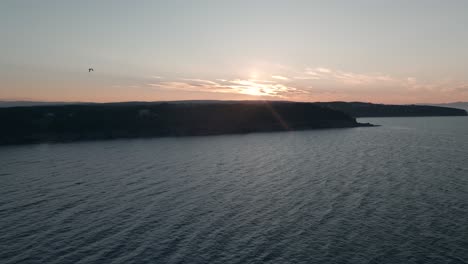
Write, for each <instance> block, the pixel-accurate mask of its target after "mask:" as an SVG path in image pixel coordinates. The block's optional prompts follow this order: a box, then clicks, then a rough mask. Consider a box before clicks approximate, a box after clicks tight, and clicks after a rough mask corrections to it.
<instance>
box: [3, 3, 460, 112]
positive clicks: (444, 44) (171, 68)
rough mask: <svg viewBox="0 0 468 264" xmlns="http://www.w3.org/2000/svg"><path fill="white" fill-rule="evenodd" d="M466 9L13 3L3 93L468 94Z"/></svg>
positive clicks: (365, 97)
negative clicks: (89, 69)
mask: <svg viewBox="0 0 468 264" xmlns="http://www.w3.org/2000/svg"><path fill="white" fill-rule="evenodd" d="M467 12H468V1H465V0H463V1H462V0H440V1H434V0H413V1H407V0H392V1H390V0H386V1H384V0H353V1H348V0H342V1H335V0H326V1H325V0H324V1H314V0H304V1H295V0H283V1H276V0H236V1H230V0H229V1H228V0H226V1H224V0H197V1H195V0H185V1H179V0H168V1H157V0H152V1H150V0H135V1H124V0H115V1H105V0H93V1H87V0H80V1H71V0H70V1H69V0H56V1H51V0H41V1H35V0H30V1H26V0H1V1H0V36H1V41H0V100H37V101H87V102H116V101H166V100H204V99H222V100H247V99H255V100H291V101H312V102H315V101H364V102H374V103H394V104H412V103H447V102H453V101H468V75H467V74H466V73H467V71H466V70H467V69H468V30H466V26H467V25H468V15H467ZM90 67H91V68H93V69H94V71H93V72H88V68H90Z"/></svg>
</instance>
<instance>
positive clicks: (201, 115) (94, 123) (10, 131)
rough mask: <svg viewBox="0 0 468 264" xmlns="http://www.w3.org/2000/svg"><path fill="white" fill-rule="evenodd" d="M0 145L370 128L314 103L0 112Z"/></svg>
mask: <svg viewBox="0 0 468 264" xmlns="http://www.w3.org/2000/svg"><path fill="white" fill-rule="evenodd" d="M0 121H1V122H2V129H1V130H0V144H18V143H34V142H57V141H59V142H60V141H76V140H94V139H112V138H134V137H164V136H200V135H219V134H232V133H250V132H268V131H289V130H305V129H317V128H344V127H358V126H371V125H370V124H359V123H358V122H356V119H355V118H352V117H350V116H349V115H347V114H345V113H343V112H341V111H336V110H332V109H329V108H327V107H322V106H319V105H317V104H314V103H294V102H202V103H199V102H185V103H180V102H175V103H173V102H170V103H164V102H155V103H147V102H126V103H108V104H88V105H86V104H85V105H83V104H79V105H55V106H32V107H9V108H1V109H0Z"/></svg>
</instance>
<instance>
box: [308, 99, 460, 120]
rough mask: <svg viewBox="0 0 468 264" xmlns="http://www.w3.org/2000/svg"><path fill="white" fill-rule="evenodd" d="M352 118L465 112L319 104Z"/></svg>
mask: <svg viewBox="0 0 468 264" xmlns="http://www.w3.org/2000/svg"><path fill="white" fill-rule="evenodd" d="M316 104H317V105H320V106H324V107H329V108H331V109H334V110H338V111H343V112H344V113H346V114H349V115H350V116H352V117H417V116H466V115H467V112H466V111H465V110H461V109H456V108H449V107H440V106H428V105H384V104H371V103H361V102H324V103H322V102H319V103H316Z"/></svg>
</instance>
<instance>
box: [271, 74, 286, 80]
mask: <svg viewBox="0 0 468 264" xmlns="http://www.w3.org/2000/svg"><path fill="white" fill-rule="evenodd" d="M271 78H273V79H277V80H282V81H287V80H289V78H288V77H284V76H280V75H273V76H271Z"/></svg>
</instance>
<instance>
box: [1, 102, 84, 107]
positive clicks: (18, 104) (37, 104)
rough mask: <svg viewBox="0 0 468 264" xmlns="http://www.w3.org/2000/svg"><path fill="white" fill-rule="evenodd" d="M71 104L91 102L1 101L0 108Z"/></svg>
mask: <svg viewBox="0 0 468 264" xmlns="http://www.w3.org/2000/svg"><path fill="white" fill-rule="evenodd" d="M69 104H90V103H83V102H41V101H0V108H4V107H17V106H42V105H69Z"/></svg>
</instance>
